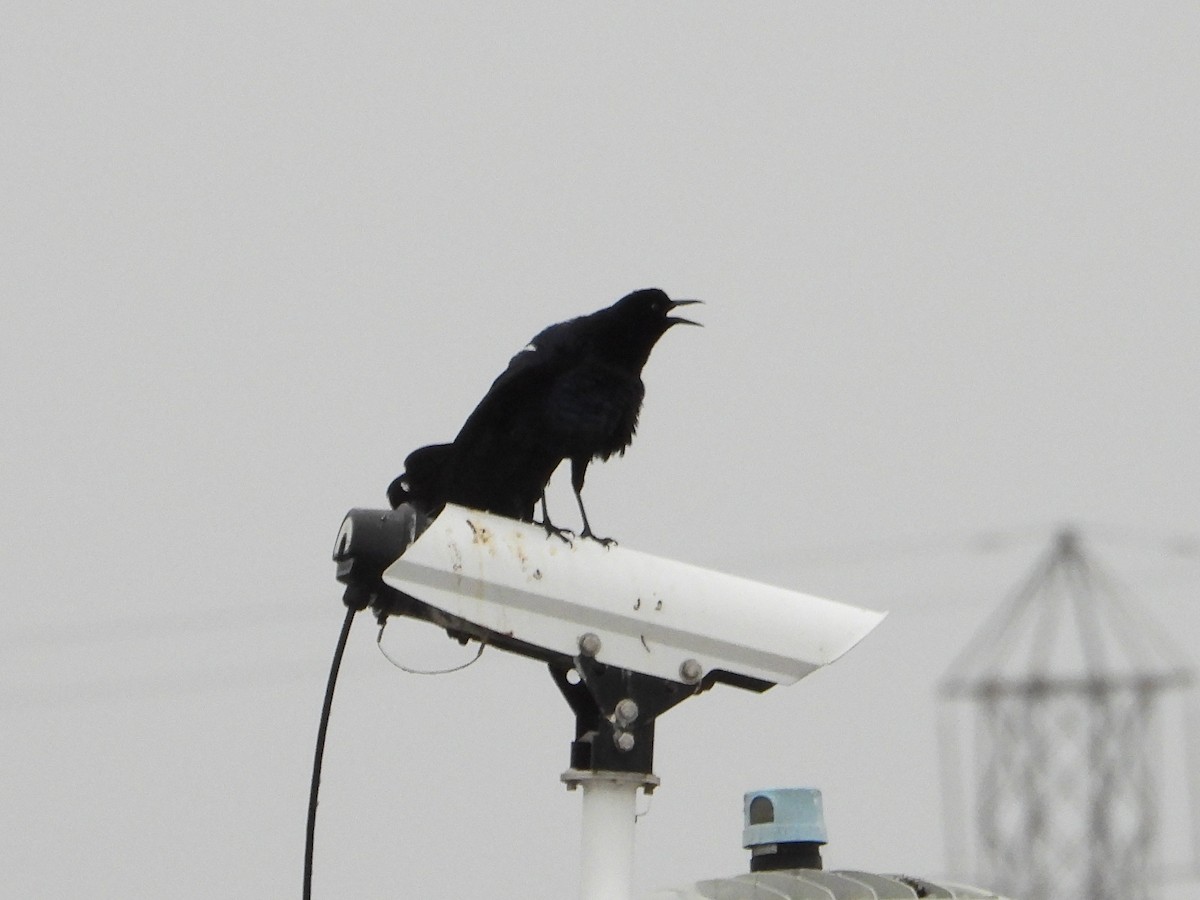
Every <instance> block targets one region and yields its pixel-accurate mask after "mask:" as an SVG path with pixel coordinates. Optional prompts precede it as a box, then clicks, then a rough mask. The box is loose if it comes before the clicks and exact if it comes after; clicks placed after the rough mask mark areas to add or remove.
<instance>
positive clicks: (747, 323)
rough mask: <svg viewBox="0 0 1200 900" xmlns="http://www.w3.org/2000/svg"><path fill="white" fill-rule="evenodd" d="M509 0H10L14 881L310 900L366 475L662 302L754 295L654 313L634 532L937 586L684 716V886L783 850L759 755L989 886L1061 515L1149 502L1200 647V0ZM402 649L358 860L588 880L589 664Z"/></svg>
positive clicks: (8, 750)
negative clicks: (752, 807) (752, 835)
mask: <svg viewBox="0 0 1200 900" xmlns="http://www.w3.org/2000/svg"><path fill="white" fill-rule="evenodd" d="M512 6H513V5H511V4H509V5H498V4H468V5H466V6H464V5H462V4H459V5H457V6H455V7H454V8H453V9H452V10H451V9H449V8H447V7H446V6H445V5H443V4H412V3H360V2H350V3H343V4H332V5H331V4H312V3H300V4H290V5H280V4H267V3H246V2H237V3H231V2H224V0H217V2H211V3H205V4H203V5H182V4H171V3H150V2H144V3H132V2H126V0H118V2H113V3H106V4H102V5H97V4H82V3H55V2H47V3H37V4H10V6H9V8H8V9H7V11H6V13H5V17H4V18H5V27H4V29H3V30H2V31H0V114H2V120H3V122H4V123H5V124H4V127H3V129H0V162H2V165H0V186H2V188H0V190H2V194H0V195H2V196H3V198H4V202H3V204H2V212H0V229H2V232H0V237H2V243H0V246H2V247H3V257H4V258H3V264H2V266H0V291H2V293H3V297H4V308H5V313H4V318H3V328H2V329H0V342H2V352H0V370H2V372H3V378H2V380H0V402H2V407H0V408H2V410H3V421H4V429H3V435H4V437H3V440H2V444H0V447H2V449H3V465H2V467H0V480H2V482H0V483H2V485H3V503H2V504H0V510H2V511H0V516H3V521H4V525H5V530H6V532H7V534H8V540H6V541H5V542H4V549H3V551H2V553H3V564H2V568H0V579H2V582H0V583H2V585H3V593H4V597H5V599H6V602H7V609H8V613H7V617H6V624H5V626H4V628H3V629H2V630H0V673H2V677H3V680H4V684H5V690H4V692H3V695H2V697H0V722H2V726H0V734H2V735H3V736H2V737H0V799H2V802H0V871H3V872H4V878H3V880H4V883H5V891H6V892H8V893H11V895H12V896H23V897H28V896H46V897H82V896H87V897H91V898H106V897H113V898H116V897H122V898H124V897H129V896H144V897H157V896H163V897H165V896H171V897H177V898H187V897H197V898H199V897H204V898H210V897H230V898H243V897H244V898H261V897H285V896H297V895H298V893H299V883H300V874H301V862H302V851H303V838H304V834H303V826H304V814H305V803H306V800H307V787H308V769H309V765H310V762H311V753H312V742H313V738H314V736H315V730H316V721H317V714H318V712H319V707H320V700H321V691H322V688H323V683H324V678H325V674H326V669H327V666H328V661H329V656H330V654H331V652H332V649H333V644H334V640H335V638H336V634H337V629H338V625H339V622H340V618H341V606H340V603H339V597H340V592H339V589H338V585H337V584H336V583H335V582H334V580H333V566H332V564H331V563H330V561H329V552H330V548H331V546H332V541H333V538H334V535H335V533H336V530H337V527H338V524H339V522H340V518H341V515H342V513H343V512H344V511H345V510H346V509H347V508H349V507H351V506H370V505H381V504H382V503H383V490H384V488H385V486H386V485H387V483H388V481H389V480H390V479H391V478H392V477H393V476H394V475H395V474H396V473H397V471H399V469H400V465H401V460H402V459H403V456H404V454H405V453H406V452H407V451H408V450H409V449H412V448H413V447H415V446H417V445H419V444H423V443H428V442H431V441H437V440H446V439H449V438H450V437H452V436H453V434H454V432H455V431H456V430H457V428H458V427H459V425H460V424H461V422H462V420H463V418H464V417H465V416H466V415H467V413H468V412H469V411H470V409H471V408H472V407H473V405H474V404H475V402H477V400H478V399H479V397H480V396H481V395H482V393H483V391H484V390H485V389H486V387H487V386H488V384H489V383H490V381H491V379H492V378H493V377H494V376H495V375H496V374H497V373H498V372H499V371H500V370H501V369H502V368H503V366H504V365H505V363H506V362H507V360H508V358H509V356H510V355H511V354H512V353H513V352H515V351H516V350H517V349H519V348H520V347H521V346H523V345H524V344H525V342H526V341H527V340H528V339H529V338H530V337H531V336H532V335H533V334H535V333H536V332H537V331H538V330H540V329H541V328H542V327H543V326H545V325H547V324H549V323H550V322H553V321H558V320H561V319H563V318H566V317H569V316H572V315H576V314H580V313H586V312H590V311H592V310H594V309H597V308H599V307H601V306H604V305H607V304H608V303H609V302H611V301H612V300H614V299H616V298H617V297H618V296H620V295H622V294H624V293H625V292H627V291H629V290H631V289H633V288H637V287H644V286H650V285H655V286H659V287H662V288H664V289H666V290H667V291H668V292H670V293H671V294H672V295H674V296H681V297H682V296H694V297H702V298H704V299H705V300H706V301H707V305H706V306H705V307H703V308H702V311H701V314H700V315H699V316H698V317H699V318H701V319H702V320H703V321H704V323H705V324H706V326H707V327H706V328H705V329H704V330H703V331H700V330H698V329H690V330H687V331H686V333H681V332H673V333H671V334H670V335H669V336H668V337H667V338H666V339H665V340H664V341H663V343H662V345H661V346H660V347H659V348H658V350H657V351H656V352H655V355H654V358H653V359H652V360H651V362H650V364H649V366H648V367H647V370H646V373H645V375H646V381H647V387H648V400H647V403H646V406H645V409H644V410H643V415H642V427H641V430H640V433H639V435H638V438H637V440H636V441H635V443H634V446H633V448H632V449H631V451H630V453H629V454H628V456H627V457H625V458H624V459H620V460H616V461H613V462H611V463H609V464H607V465H604V466H597V467H594V468H593V470H592V472H591V473H590V474H589V489H588V501H589V513H590V514H591V517H592V519H593V522H594V524H595V525H596V527H597V530H598V531H599V532H600V533H603V534H614V535H616V536H617V537H618V538H620V539H621V540H622V543H623V544H624V545H626V546H631V547H635V548H638V549H642V550H647V551H650V552H655V553H661V554H663V555H666V556H671V557H674V558H678V559H683V560H687V561H689V562H694V563H698V564H701V565H706V566H711V567H715V568H722V569H726V570H729V571H733V572H736V573H738V574H741V575H745V576H748V577H752V578H757V579H760V580H763V581H769V582H772V583H777V584H782V585H785V586H788V587H793V588H796V589H798V590H803V591H807V592H810V593H818V594H823V595H826V596H830V597H833V598H836V599H841V600H847V601H851V602H856V603H860V604H863V605H868V606H873V607H876V608H881V609H889V610H891V617H890V618H889V619H888V620H887V621H886V622H885V623H884V625H883V626H881V628H880V629H879V630H878V631H877V632H876V633H875V634H873V635H872V636H871V637H870V638H868V639H867V641H865V642H864V643H863V644H862V645H861V646H860V647H859V648H857V649H856V650H855V651H854V652H852V653H851V654H850V655H849V656H847V657H846V658H845V659H844V660H842V661H840V662H839V663H837V664H836V665H835V666H833V667H831V668H830V669H828V670H825V671H822V672H820V673H818V674H816V675H814V676H813V677H812V678H811V679H809V680H807V681H804V682H801V683H800V684H799V685H796V686H794V687H790V688H784V689H776V690H772V691H770V692H769V693H767V694H765V695H762V696H753V695H750V694H746V693H743V692H739V691H735V690H733V689H718V690H714V691H712V692H710V693H708V694H706V695H705V696H704V697H702V698H700V699H697V700H695V701H692V702H690V703H688V704H686V705H685V706H683V707H681V708H679V709H677V710H674V711H672V712H671V713H670V714H668V715H667V716H666V717H665V718H664V719H663V721H662V723H661V724H660V727H659V739H658V744H659V745H658V757H657V768H658V773H659V774H660V775H661V776H662V778H663V787H662V789H661V790H660V791H659V792H658V793H657V794H656V795H655V797H654V799H653V806H652V810H651V814H650V815H649V816H648V817H646V818H644V819H643V820H642V822H641V824H640V825H639V829H638V830H639V838H638V840H639V845H638V854H639V863H638V865H639V875H638V880H639V885H640V886H641V888H642V889H644V890H649V889H651V888H653V887H658V886H666V885H671V884H679V883H683V882H688V881H692V880H695V879H698V878H702V877H712V876H718V875H729V874H734V873H736V872H739V871H742V870H743V869H744V868H745V866H746V860H745V853H744V852H743V851H742V850H741V848H740V846H739V838H740V833H741V831H740V830H741V822H740V804H741V794H742V792H743V791H745V790H750V789H755V788H760V787H764V786H776V785H793V784H802V785H816V786H819V787H821V788H822V789H823V790H824V792H825V797H826V806H827V810H828V819H829V827H830V832H831V841H832V843H831V845H830V847H829V848H828V849H827V851H826V860H827V862H829V863H830V864H831V865H833V866H841V867H858V868H865V869H876V870H884V871H886V870H904V871H909V872H916V873H925V874H929V875H938V874H945V873H946V871H945V870H946V859H945V854H944V850H943V841H942V827H941V820H940V804H939V800H938V792H937V791H938V789H937V765H936V757H935V743H936V740H935V728H934V724H935V720H936V717H935V704H934V701H933V696H932V691H933V686H934V684H935V682H936V679H937V678H938V676H939V675H940V674H941V673H942V671H943V670H944V669H945V667H946V666H947V665H948V663H949V661H950V659H951V658H952V657H953V655H954V653H955V651H956V650H957V649H958V648H959V647H961V646H962V644H963V643H964V642H965V640H966V639H967V637H968V636H969V635H970V634H971V632H972V631H973V630H974V629H975V628H976V627H977V626H978V625H979V623H980V622H981V621H982V620H983V618H984V616H985V614H986V612H987V611H988V610H989V608H990V607H991V606H992V605H994V604H995V603H997V602H998V601H999V600H1000V598H1001V597H1002V596H1003V595H1004V593H1005V592H1006V591H1007V590H1008V588H1009V587H1010V586H1011V585H1012V584H1013V583H1014V582H1015V581H1016V580H1018V579H1019V578H1020V576H1021V575H1022V574H1023V573H1024V571H1025V570H1026V569H1027V568H1028V567H1029V566H1030V565H1031V563H1032V560H1033V558H1034V557H1035V555H1036V554H1037V553H1038V552H1040V551H1041V549H1042V544H1043V543H1044V542H1045V541H1047V540H1048V539H1049V537H1050V535H1051V533H1052V530H1053V527H1054V526H1055V524H1056V523H1059V522H1061V521H1064V520H1073V521H1079V522H1083V523H1085V524H1106V525H1109V526H1114V529H1113V530H1110V531H1108V532H1104V535H1106V539H1107V543H1105V542H1103V541H1100V540H1099V538H1100V534H1101V533H1100V532H1098V531H1097V532H1096V534H1097V541H1096V543H1095V544H1094V547H1095V549H1096V551H1097V553H1099V554H1100V555H1101V556H1102V557H1103V558H1104V559H1105V560H1107V561H1108V563H1109V566H1110V568H1112V569H1114V570H1115V571H1116V572H1117V573H1118V574H1119V575H1120V576H1121V577H1122V578H1123V579H1124V580H1125V582H1126V583H1127V584H1128V585H1130V586H1131V588H1132V589H1133V590H1134V592H1135V594H1136V595H1137V596H1138V597H1139V598H1141V599H1142V600H1143V601H1144V602H1145V604H1146V607H1147V609H1148V610H1150V611H1151V612H1152V614H1153V615H1154V617H1155V618H1157V619H1158V620H1159V621H1160V622H1163V623H1165V624H1167V625H1168V626H1169V627H1170V629H1171V631H1172V632H1173V633H1174V635H1175V637H1176V639H1177V640H1178V642H1179V643H1180V644H1181V645H1183V646H1184V647H1185V648H1187V650H1188V652H1189V653H1191V659H1190V660H1189V662H1191V663H1193V664H1194V663H1195V661H1196V660H1195V650H1194V647H1195V645H1196V642H1197V640H1198V639H1200V608H1198V606H1197V604H1196V602H1195V594H1196V587H1197V585H1198V584H1200V564H1198V563H1197V562H1196V560H1195V558H1194V557H1192V558H1185V557H1180V556H1169V555H1166V554H1164V553H1163V552H1161V547H1162V545H1163V540H1164V539H1165V538H1169V537H1171V536H1177V535H1195V534H1197V532H1198V531H1200V525H1198V522H1197V515H1198V510H1200V472H1198V468H1197V464H1196V460H1197V459H1200V420H1198V417H1197V412H1196V398H1197V392H1198V389H1200V377H1198V374H1197V364H1196V350H1195V347H1196V346H1197V344H1198V343H1200V304H1198V303H1197V297H1198V296H1200V290H1198V289H1200V264H1198V263H1197V259H1198V258H1200V256H1198V254H1197V248H1198V245H1200V203H1198V202H1197V200H1198V197H1197V189H1198V188H1200V175H1198V173H1197V165H1196V160H1197V159H1198V158H1200V117H1198V116H1197V114H1196V111H1197V109H1198V108H1200V61H1198V60H1200V57H1198V56H1197V54H1196V47H1197V46H1200V11H1198V10H1197V8H1196V7H1195V6H1194V5H1191V4H1160V5H1155V6H1154V7H1153V8H1152V9H1149V8H1143V7H1141V6H1140V5H1137V6H1135V5H1130V6H1126V7H1103V6H1102V7H1096V6H1094V5H1089V6H1080V5H1075V6H1070V7H1064V8H1061V9H1048V8H1046V5H1045V4H1032V3H1029V4H1026V3H1006V4H998V5H989V6H984V5H977V4H970V5H968V4H904V5H899V4H888V5H884V4H878V5H863V4H854V3H839V4H826V5H815V4H792V3H788V4H784V3H756V4H752V5H751V4H717V3H710V2H692V3H686V4H684V3H674V2H669V3H658V4H652V5H647V4H612V5H599V6H598V5H594V4H592V5H583V4H569V5H568V4H553V3H524V4H519V8H516V9H514V8H512ZM555 487H556V489H555V492H554V493H553V494H552V497H551V500H552V503H556V504H557V506H556V507H552V508H557V509H560V510H562V514H561V515H562V518H563V519H564V522H567V521H568V513H569V512H570V511H571V510H572V506H571V501H570V499H569V493H566V492H564V490H563V485H562V484H556V486H555ZM992 531H999V532H1001V533H1003V534H1004V535H1006V536H1008V537H1007V539H1006V540H1005V541H1003V542H1002V549H1000V550H997V551H994V552H990V553H982V552H980V551H979V550H978V549H977V544H976V543H975V542H974V541H973V540H972V537H973V536H975V535H978V534H979V533H981V532H992ZM730 602H731V603H736V602H737V598H736V597H731V598H730ZM415 627H416V626H413V629H415ZM413 629H408V630H407V633H406V629H405V628H404V627H403V626H401V627H396V628H394V629H389V635H388V637H389V642H391V641H393V640H394V641H396V645H397V647H398V648H399V649H400V651H401V652H402V653H407V654H408V656H409V657H410V658H413V659H415V660H417V661H420V660H421V659H422V658H424V657H425V656H426V655H428V656H433V657H437V658H440V659H441V658H456V657H455V656H454V650H455V648H454V646H453V645H451V644H450V643H449V642H447V641H444V639H442V638H440V637H439V636H438V635H437V634H436V633H434V632H432V631H430V632H428V633H426V632H418V631H415V630H413ZM373 639H374V634H373V631H372V628H371V627H370V624H369V620H367V619H363V620H362V621H361V622H360V623H358V624H357V625H356V632H355V634H354V635H353V636H352V640H351V646H350V649H349V651H348V653H347V659H346V663H345V667H344V676H343V681H342V683H341V686H340V692H339V694H338V697H337V702H336V704H335V710H334V721H333V724H332V731H331V735H330V743H329V747H328V751H327V757H326V777H325V782H324V788H323V802H322V805H321V815H320V820H319V826H320V834H319V840H318V845H317V879H316V887H317V891H318V895H319V896H325V897H331V896H343V897H361V898H374V897H378V898H384V897H398V896H428V897H448V896H471V895H475V896H487V897H491V898H496V900H506V898H517V897H526V896H531V895H532V896H545V897H559V896H570V895H572V893H573V891H574V890H575V883H576V865H575V864H576V861H577V858H578V839H579V836H578V822H579V800H578V797H577V796H576V795H574V794H568V793H566V792H565V791H564V790H563V788H562V787H561V785H560V784H559V782H558V775H559V773H560V772H561V771H562V770H563V769H564V768H565V767H566V764H567V744H568V740H569V738H570V736H571V722H570V716H569V714H568V712H567V709H566V706H565V704H563V703H562V701H561V700H560V699H559V697H558V696H557V694H556V691H555V689H554V688H553V686H552V685H551V683H550V681H549V679H548V678H547V677H546V675H545V673H544V672H543V671H542V670H541V669H540V667H538V666H536V665H534V664H532V663H529V662H526V661H524V660H520V659H514V658H504V657H503V655H502V654H500V653H486V654H484V656H483V658H482V659H481V660H480V662H479V663H478V664H476V665H475V666H473V667H472V668H470V669H468V670H466V671H465V672H461V673H458V674H455V675H452V676H446V677H442V678H417V677H412V676H406V675H404V674H403V673H400V672H399V671H397V670H395V669H393V668H392V667H391V666H389V665H388V664H387V663H386V661H385V660H384V659H383V658H382V657H381V656H380V655H379V654H378V653H377V652H376V650H375V648H374V647H373V646H371V645H372V642H373ZM431 642H432V643H431ZM443 644H445V645H446V646H445V647H443V646H442V645H443ZM1170 808H1171V813H1170V814H1171V815H1172V816H1174V817H1175V818H1174V819H1172V820H1171V821H1172V822H1174V823H1176V824H1178V822H1180V821H1182V812H1181V810H1182V808H1183V806H1182V802H1181V801H1180V800H1179V799H1178V796H1173V797H1172V798H1171V804H1170ZM1178 833H1179V829H1178V828H1177V827H1172V829H1171V832H1170V836H1171V837H1172V838H1177V837H1178ZM1174 855H1175V856H1178V855H1180V854H1178V853H1176V854H1174ZM957 874H959V875H960V876H962V877H968V876H969V875H970V873H957ZM1180 890H1181V893H1180V894H1179V896H1180V897H1182V896H1184V894H1190V893H1192V891H1194V888H1192V889H1191V890H1183V889H1182V888H1181V889H1180Z"/></svg>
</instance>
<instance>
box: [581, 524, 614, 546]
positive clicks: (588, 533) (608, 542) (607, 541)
mask: <svg viewBox="0 0 1200 900" xmlns="http://www.w3.org/2000/svg"><path fill="white" fill-rule="evenodd" d="M579 536H580V537H581V538H591V539H592V540H593V541H595V542H596V543H598V544H603V545H604V546H605V547H612V546H614V545H615V544H616V543H617V539H616V538H602V537H596V535H594V534H592V529H590V528H585V529H583V531H581V532H579Z"/></svg>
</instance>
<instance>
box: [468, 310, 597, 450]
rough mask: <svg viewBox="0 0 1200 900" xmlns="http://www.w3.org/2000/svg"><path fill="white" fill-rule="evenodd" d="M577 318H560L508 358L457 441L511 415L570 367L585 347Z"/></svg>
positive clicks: (538, 394) (536, 396)
mask: <svg viewBox="0 0 1200 900" xmlns="http://www.w3.org/2000/svg"><path fill="white" fill-rule="evenodd" d="M577 322H578V319H571V320H570V321H567V322H559V323H558V324H557V325H551V326H549V327H548V328H544V329H542V331H540V332H539V333H538V335H537V336H536V337H535V338H534V339H533V340H531V341H530V342H529V343H528V344H526V345H525V347H523V348H522V349H521V350H520V351H518V352H517V354H516V355H515V356H513V358H512V359H510V360H509V361H508V368H506V369H505V370H504V371H503V372H501V373H500V375H499V376H497V378H496V380H495V381H493V382H492V386H491V387H490V388H489V389H488V392H487V394H485V395H484V397H483V399H482V400H481V401H479V405H478V406H476V407H475V411H474V412H472V413H471V415H470V416H469V417H468V418H467V421H466V422H465V423H464V424H463V427H462V430H461V431H460V432H459V436H458V438H456V439H455V440H456V442H458V441H460V440H462V439H463V438H469V437H470V435H471V434H472V433H474V432H476V431H477V430H478V429H479V428H480V427H485V426H486V425H490V424H491V423H492V422H495V421H498V420H499V419H501V418H505V417H509V416H511V414H512V412H513V407H514V406H517V405H522V404H529V403H530V402H531V401H533V400H535V399H536V398H538V397H539V396H540V395H541V394H542V393H543V392H544V391H545V390H546V388H547V386H548V385H549V384H550V383H551V382H552V381H553V379H554V378H555V377H556V376H558V375H559V374H561V373H562V372H563V371H564V370H566V369H567V368H569V367H570V366H571V364H572V363H573V362H574V361H575V360H576V359H577V358H578V356H579V354H580V352H581V350H582V347H581V342H580V336H579V333H578V332H579V329H578V328H576V327H574V326H575V325H576V323H577Z"/></svg>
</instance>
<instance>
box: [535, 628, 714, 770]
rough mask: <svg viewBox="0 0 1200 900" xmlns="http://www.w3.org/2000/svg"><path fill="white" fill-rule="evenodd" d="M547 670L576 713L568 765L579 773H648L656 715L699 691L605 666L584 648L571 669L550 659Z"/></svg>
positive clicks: (652, 758)
mask: <svg viewBox="0 0 1200 900" xmlns="http://www.w3.org/2000/svg"><path fill="white" fill-rule="evenodd" d="M588 637H589V636H585V637H584V638H583V639H582V640H581V644H582V645H583V649H584V650H586V649H587V643H588ZM572 673H574V676H575V677H574V678H572ZM550 675H551V677H552V678H553V679H554V683H555V684H557V685H558V689H559V690H560V691H562V694H563V696H564V697H565V698H566V700H567V703H568V704H569V705H570V707H571V711H572V712H574V713H575V740H574V741H572V742H571V768H572V769H574V770H576V771H580V772H629V773H639V774H645V775H650V774H652V773H653V771H654V723H655V720H656V719H657V718H658V717H659V716H660V715H662V714H663V713H664V712H666V711H667V710H668V709H670V708H671V707H673V706H675V705H676V704H678V703H681V702H683V701H684V700H686V699H687V698H688V697H691V696H693V695H694V694H696V693H699V692H700V691H701V690H703V687H702V686H700V685H688V684H680V683H679V682H676V681H667V680H666V679H663V678H656V677H654V676H652V675H643V674H641V673H639V672H631V671H629V670H628V669H619V668H617V667H616V666H608V665H605V664H604V663H601V662H597V661H596V660H595V659H594V658H593V656H591V655H589V654H588V653H586V652H581V653H580V655H579V656H576V657H575V660H574V666H573V667H571V668H564V667H563V666H561V665H555V664H553V663H551V665H550Z"/></svg>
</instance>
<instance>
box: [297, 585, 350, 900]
mask: <svg viewBox="0 0 1200 900" xmlns="http://www.w3.org/2000/svg"><path fill="white" fill-rule="evenodd" d="M356 612H358V610H357V609H355V608H354V607H353V606H351V607H349V608H347V610H346V619H345V621H344V622H342V633H341V635H340V636H339V637H338V643H337V649H336V650H334V651H333V663H332V664H331V665H330V667H329V681H328V682H327V683H326V685H325V703H324V705H323V706H322V707H321V724H320V726H319V727H318V728H317V749H316V751H315V753H314V754H313V769H312V786H311V787H310V789H309V793H308V829H307V832H306V834H305V839H304V900H312V867H313V838H314V836H315V835H316V831H317V792H318V790H319V789H320V787H321V759H322V757H323V756H324V755H325V732H326V730H327V729H328V727H329V710H330V709H331V708H332V707H333V688H334V685H335V684H337V676H338V669H339V668H341V665H342V654H343V653H344V652H345V650H346V639H347V638H348V637H349V636H350V625H351V624H352V623H353V622H354V614H355V613H356Z"/></svg>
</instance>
